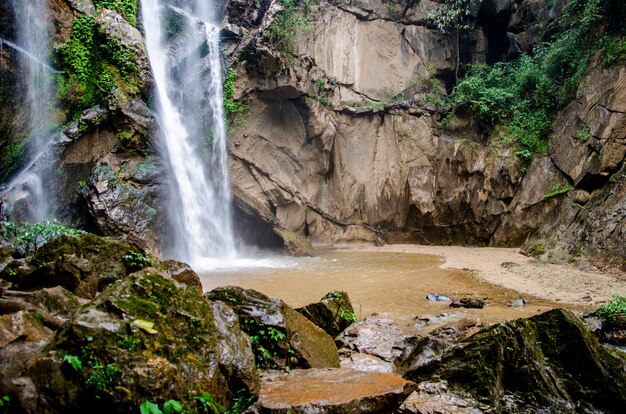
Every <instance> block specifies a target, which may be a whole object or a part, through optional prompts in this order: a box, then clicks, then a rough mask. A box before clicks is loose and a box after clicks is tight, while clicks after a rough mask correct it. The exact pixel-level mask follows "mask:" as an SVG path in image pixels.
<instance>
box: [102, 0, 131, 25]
mask: <svg viewBox="0 0 626 414" xmlns="http://www.w3.org/2000/svg"><path fill="white" fill-rule="evenodd" d="M93 5H94V6H96V10H100V9H110V10H115V11H116V12H118V13H119V14H121V15H122V17H124V19H125V20H126V21H127V22H128V23H130V24H132V25H133V26H136V25H137V12H138V11H139V4H138V1H137V0H94V1H93Z"/></svg>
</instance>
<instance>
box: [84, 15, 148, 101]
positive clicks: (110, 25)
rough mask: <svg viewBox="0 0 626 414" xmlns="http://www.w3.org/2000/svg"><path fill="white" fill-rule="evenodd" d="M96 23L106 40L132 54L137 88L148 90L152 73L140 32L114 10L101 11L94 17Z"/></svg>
mask: <svg viewBox="0 0 626 414" xmlns="http://www.w3.org/2000/svg"><path fill="white" fill-rule="evenodd" d="M96 23H97V24H98V27H99V29H100V30H101V32H102V33H103V34H104V36H105V37H106V38H107V39H111V40H112V41H114V42H116V43H117V44H119V45H120V47H122V48H124V49H128V50H130V51H131V52H132V53H133V54H134V57H133V62H134V63H135V64H136V65H137V67H138V76H139V85H138V86H139V87H140V88H142V89H146V90H148V89H149V87H150V85H151V83H152V71H151V69H150V62H149V60H148V54H147V52H146V47H145V44H144V40H143V36H142V35H141V32H140V31H139V30H138V29H137V28H135V27H133V26H131V25H130V23H128V22H127V21H126V20H124V18H123V17H122V16H121V15H119V14H118V13H117V12H116V11H114V10H109V9H102V10H101V11H100V13H99V14H98V16H96Z"/></svg>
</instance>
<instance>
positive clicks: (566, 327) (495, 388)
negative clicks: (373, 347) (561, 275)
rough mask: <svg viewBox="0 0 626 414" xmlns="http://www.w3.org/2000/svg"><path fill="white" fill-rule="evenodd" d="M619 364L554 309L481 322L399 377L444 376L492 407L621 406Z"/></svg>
mask: <svg viewBox="0 0 626 414" xmlns="http://www.w3.org/2000/svg"><path fill="white" fill-rule="evenodd" d="M625 368H626V367H625V365H624V361H623V360H621V359H619V358H617V357H615V356H613V355H611V354H610V353H609V352H608V351H607V350H605V349H604V348H603V347H602V346H601V345H600V344H599V343H598V340H597V339H596V338H595V336H594V335H593V334H592V333H591V332H589V330H588V329H587V328H586V327H585V326H584V325H583V323H582V322H581V321H580V319H578V318H577V317H576V316H575V315H574V314H572V313H571V312H570V311H566V310H563V309H555V310H552V311H549V312H546V313H544V314H541V315H538V316H534V317H532V318H528V319H517V320H514V321H509V322H505V323H501V324H497V325H493V326H490V327H488V328H485V329H484V330H483V331H481V332H479V333H477V334H475V335H473V336H471V337H470V338H468V339H466V340H464V341H462V342H460V343H459V344H457V345H455V346H454V347H452V348H451V349H450V350H449V351H447V352H446V353H445V355H443V356H442V357H441V358H440V359H439V360H437V361H434V360H433V361H431V362H430V363H428V364H426V365H422V366H421V367H419V368H417V369H415V370H413V371H410V372H408V373H407V374H406V376H405V377H406V378H408V379H411V380H414V381H416V382H421V381H426V380H430V379H431V378H433V377H437V378H439V379H441V380H446V381H447V382H448V385H449V387H450V389H451V390H452V391H455V392H457V391H459V392H464V393H469V394H470V395H472V396H473V397H474V398H476V399H478V400H479V401H481V402H485V403H488V404H489V405H490V406H492V407H493V409H494V410H495V411H496V412H516V411H526V412H541V411H546V412H572V411H574V410H578V409H580V410H583V411H588V412H594V411H602V412H619V411H620V410H621V407H624V404H626V370H625Z"/></svg>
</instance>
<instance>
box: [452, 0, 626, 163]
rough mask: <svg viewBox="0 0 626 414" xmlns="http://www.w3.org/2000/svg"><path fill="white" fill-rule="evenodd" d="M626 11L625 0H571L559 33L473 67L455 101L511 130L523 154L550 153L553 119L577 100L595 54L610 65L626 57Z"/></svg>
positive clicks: (485, 124) (486, 126)
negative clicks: (527, 50)
mask: <svg viewBox="0 0 626 414" xmlns="http://www.w3.org/2000/svg"><path fill="white" fill-rule="evenodd" d="M625 9H626V7H625V6H624V3H623V2H621V1H620V0H572V1H570V2H569V3H568V4H567V5H566V6H565V7H564V9H563V19H562V22H561V26H562V29H563V30H562V31H561V32H560V33H559V34H558V35H556V36H555V37H554V38H553V39H552V40H551V41H549V42H546V43H543V44H540V45H539V46H537V47H535V49H534V50H533V53H532V55H523V56H521V57H519V58H518V59H516V60H513V61H508V62H499V63H496V64H494V65H492V66H487V65H484V64H473V65H469V66H468V67H467V68H466V75H465V76H464V77H463V78H462V79H461V80H460V81H459V82H458V84H457V86H456V88H455V89H454V91H453V93H452V94H451V96H450V97H449V99H450V102H451V104H452V105H453V107H454V108H455V109H459V108H466V109H469V110H470V112H471V113H472V114H473V116H474V118H475V120H476V121H477V123H478V125H479V126H480V127H481V129H483V130H484V131H487V132H491V131H493V130H495V129H496V127H500V128H501V129H502V130H505V131H508V132H509V134H510V136H511V138H512V139H515V140H516V141H517V143H518V144H519V146H520V147H521V150H520V154H525V155H529V154H532V153H539V154H544V153H546V152H547V138H548V135H549V134H550V132H551V124H552V119H553V118H554V116H555V115H556V113H557V111H558V110H560V109H562V108H563V107H564V106H565V105H566V104H567V103H568V102H570V101H571V100H572V99H573V97H574V95H575V93H576V89H577V87H578V84H579V83H580V81H581V79H582V77H583V76H584V74H585V72H586V71H587V68H588V65H589V62H590V59H591V57H592V56H593V55H594V53H596V52H598V51H601V52H602V54H603V55H604V58H603V59H602V62H603V63H604V64H607V65H608V64H614V63H617V62H619V61H624V60H625V59H626V29H625V28H624V26H623V24H620V23H619V22H623V19H624V18H626V10H625ZM616 14H617V15H618V17H617V18H616ZM502 127H504V128H502Z"/></svg>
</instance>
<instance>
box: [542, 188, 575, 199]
mask: <svg viewBox="0 0 626 414" xmlns="http://www.w3.org/2000/svg"><path fill="white" fill-rule="evenodd" d="M572 188H573V187H572V186H571V185H560V186H559V185H557V186H554V187H552V188H551V189H550V191H548V192H547V193H546V194H544V195H543V199H544V200H547V199H548V198H552V197H556V196H558V195H561V194H565V193H567V192H568V191H570V190H571V189H572Z"/></svg>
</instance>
